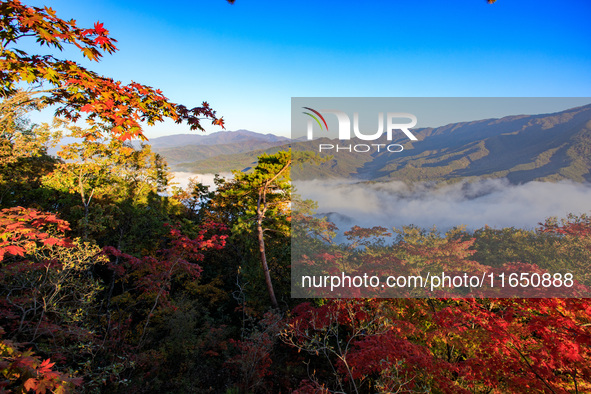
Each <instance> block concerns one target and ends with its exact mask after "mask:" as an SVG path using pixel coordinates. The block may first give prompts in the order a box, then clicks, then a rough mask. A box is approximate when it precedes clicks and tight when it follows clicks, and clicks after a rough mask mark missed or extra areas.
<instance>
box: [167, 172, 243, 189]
mask: <svg viewBox="0 0 591 394" xmlns="http://www.w3.org/2000/svg"><path fill="white" fill-rule="evenodd" d="M172 175H173V179H172V184H173V186H177V187H181V188H183V189H185V188H187V186H188V185H189V180H190V179H191V178H196V179H197V181H198V182H201V183H202V184H204V185H206V186H209V188H210V190H215V183H214V181H213V180H214V178H215V175H214V174H196V173H193V172H182V171H176V172H172ZM219 175H220V176H221V177H222V178H226V179H231V178H232V176H233V175H232V173H230V172H222V173H220V174H219Z"/></svg>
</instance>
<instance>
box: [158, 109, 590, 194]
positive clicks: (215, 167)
mask: <svg viewBox="0 0 591 394" xmlns="http://www.w3.org/2000/svg"><path fill="white" fill-rule="evenodd" d="M413 134H414V135H415V136H416V137H417V138H418V141H410V140H408V139H406V137H404V139H403V138H400V139H399V140H394V141H386V139H385V136H384V137H382V138H381V139H379V140H377V141H372V142H371V143H385V144H387V143H398V144H401V145H403V146H404V150H403V151H402V152H398V153H393V152H387V151H381V152H375V151H374V152H373V153H371V152H368V153H356V152H351V153H349V152H344V153H343V152H339V153H338V154H335V153H330V152H328V153H326V154H324V155H325V156H326V155H331V154H332V155H333V157H332V159H331V160H328V161H327V162H325V163H324V164H321V165H319V166H312V165H306V166H305V170H304V171H303V172H301V171H300V172H299V173H298V174H297V176H298V179H313V178H326V177H346V178H360V179H365V180H376V181H383V180H390V179H395V180H403V181H407V182H415V181H455V180H460V179H466V178H468V179H470V178H483V177H485V178H507V179H508V180H509V181H510V182H512V183H524V182H528V181H533V180H542V181H558V180H563V179H570V180H573V181H576V182H585V181H591V104H590V105H586V106H582V107H577V108H572V109H568V110H565V111H561V112H557V113H552V114H541V115H516V116H507V117H503V118H499V119H484V120H479V121H471V122H460V123H453V124H448V125H445V126H441V127H436V128H419V129H413ZM193 137H197V138H193ZM179 141H180V142H181V143H179ZM189 141H198V142H195V143H192V144H191V143H190V142H189ZM151 143H152V146H153V148H154V150H156V151H157V152H159V153H160V154H162V155H163V156H164V157H166V158H167V159H168V161H169V163H170V164H171V165H172V167H173V169H175V170H178V171H189V172H196V173H212V172H214V173H215V172H224V171H230V170H248V169H249V168H252V166H253V165H254V164H256V158H257V156H259V155H260V154H262V153H274V152H276V151H278V150H281V149H289V148H290V147H291V148H292V149H294V150H312V151H318V144H319V143H327V144H334V145H337V144H340V145H344V144H345V142H344V141H337V140H330V139H328V138H322V139H318V140H314V141H290V140H289V139H287V138H285V137H277V136H274V135H272V134H259V133H255V132H251V131H246V130H239V131H236V132H219V133H215V134H212V135H209V136H198V135H197V136H195V135H191V136H190V137H189V136H186V135H179V136H170V137H161V138H155V139H154V140H152V141H151ZM364 143H367V141H360V140H355V139H352V140H350V141H346V145H349V144H351V145H354V144H364ZM174 144H179V145H180V146H174Z"/></svg>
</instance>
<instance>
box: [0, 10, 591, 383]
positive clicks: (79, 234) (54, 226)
mask: <svg viewBox="0 0 591 394" xmlns="http://www.w3.org/2000/svg"><path fill="white" fill-rule="evenodd" d="M0 16H1V20H0V28H1V34H0V65H1V68H0V80H1V87H0V96H1V99H2V102H1V105H0V261H1V262H0V392H3V393H4V392H6V393H11V392H14V393H30V392H35V393H49V392H53V393H65V392H88V393H98V392H105V393H115V392H130V393H156V392H190V393H213V392H220V393H278V392H282V393H289V392H292V393H300V394H305V393H335V392H338V393H428V392H434V393H584V392H591V367H590V365H591V354H590V349H591V303H590V302H589V301H588V299H587V298H564V297H563V298H548V297H546V298H544V297H542V298H535V299H534V298H523V295H524V293H520V292H519V291H517V290H516V291H514V292H513V293H511V294H510V295H511V296H512V298H508V297H505V298H498V297H489V298H482V297H480V298H478V297H474V296H473V294H472V296H471V297H466V296H465V295H462V293H461V292H460V293H454V294H449V293H445V292H443V291H440V292H431V293H428V294H426V293H425V292H424V291H422V290H420V289H419V290H420V291H419V290H415V291H413V290H408V289H406V290H405V293H404V294H398V297H399V298H376V297H384V296H388V294H387V293H385V290H382V289H381V288H377V289H375V290H374V292H373V293H371V294H369V295H368V294H367V293H362V291H361V290H360V289H359V288H345V289H344V290H343V291H342V293H338V294H333V296H335V295H336V296H340V297H343V298H324V296H323V294H326V293H323V292H322V291H324V290H326V289H319V288H315V289H309V292H307V293H305V294H298V296H299V297H301V298H292V293H291V286H292V285H293V283H292V282H291V275H290V274H292V270H295V271H297V270H298V269H300V268H302V267H303V268H305V269H306V270H308V271H309V272H312V273H317V274H334V273H338V272H341V271H346V272H348V273H350V274H352V275H353V274H355V273H359V274H361V273H363V272H369V273H370V274H371V273H375V274H376V275H378V274H379V275H384V274H387V273H392V274H398V275H401V274H407V275H418V274H422V273H425V272H426V271H429V270H434V269H438V270H445V271H447V272H449V273H453V272H462V271H463V272H477V271H478V272H480V271H482V270H484V269H486V270H491V272H497V271H500V270H515V271H519V270H524V269H527V270H528V272H536V273H544V272H571V273H573V275H575V276H576V278H577V281H576V286H574V287H573V288H574V289H576V291H581V292H582V291H587V290H586V289H587V288H588V286H589V285H591V273H590V272H589V270H588V265H589V261H590V259H591V220H590V219H589V217H588V216H586V215H582V216H578V217H577V216H570V217H568V218H567V219H565V220H563V221H561V222H559V221H558V220H555V219H549V220H547V221H546V222H545V223H543V224H541V226H540V228H539V229H538V230H535V231H527V230H521V229H513V228H511V229H509V228H506V229H491V228H488V227H485V228H483V229H479V230H476V231H472V232H469V231H465V230H464V229H462V228H454V229H452V230H450V231H449V232H448V233H446V234H440V233H439V232H437V231H436V230H435V229H433V230H431V231H428V230H424V229H420V228H417V227H415V226H409V227H404V228H402V229H386V228H382V227H373V228H363V227H360V226H352V227H351V228H350V229H340V230H342V234H341V238H340V239H339V240H337V234H338V232H339V229H338V228H337V227H336V225H335V224H333V223H331V222H330V221H328V220H326V218H319V217H318V215H314V203H313V202H310V201H301V199H299V198H298V196H297V195H296V194H295V193H292V192H293V190H292V185H291V182H290V179H289V174H290V168H291V166H292V165H294V164H295V165H297V164H298V163H299V162H301V161H302V160H316V159H317V158H315V157H314V155H311V154H308V153H306V152H303V153H302V152H296V153H292V152H279V153H276V154H272V155H263V156H261V157H260V158H259V162H258V165H257V166H254V167H253V169H252V171H251V172H248V173H243V172H236V173H235V174H234V178H233V179H230V180H224V179H222V178H220V177H216V180H215V188H213V189H210V188H209V187H208V186H206V185H203V184H202V183H200V180H199V179H198V178H195V179H192V180H191V182H190V183H189V186H188V187H187V188H185V189H182V188H180V187H177V186H175V185H174V184H172V182H171V181H172V176H171V174H170V171H169V168H168V166H167V164H166V161H165V160H164V159H163V158H162V157H161V156H160V155H158V154H157V153H156V152H153V151H152V150H151V148H150V147H149V146H147V145H140V146H137V145H132V144H131V143H130V142H129V141H127V140H129V139H131V138H136V137H139V138H142V137H143V134H142V129H141V125H142V123H143V122H145V123H147V124H153V123H155V122H160V121H163V120H164V119H165V118H169V119H172V120H174V121H176V122H186V123H187V124H188V125H189V127H190V128H191V129H198V130H201V129H202V125H201V123H200V122H201V121H202V120H203V119H207V120H210V121H211V122H212V123H214V124H217V125H220V126H223V120H222V119H221V118H217V116H216V114H215V111H213V110H212V109H211V108H210V107H209V105H208V104H207V103H206V102H204V103H203V104H202V105H201V106H199V107H196V108H192V109H189V108H187V107H185V106H183V105H180V104H175V103H171V102H169V101H168V99H167V98H166V97H165V96H164V95H163V93H162V92H161V91H160V90H158V89H154V88H151V87H149V86H144V85H141V84H139V83H135V82H131V83H128V84H125V83H122V82H119V81H114V80H112V79H110V78H108V77H104V76H100V75H98V74H96V73H94V72H92V71H90V70H88V69H86V68H85V67H83V66H82V65H80V64H78V63H76V62H73V61H71V60H67V59H65V60H62V59H59V58H57V57H55V56H53V55H46V56H41V55H35V54H28V53H26V52H24V51H23V50H21V49H19V42H21V41H20V40H22V39H23V38H25V37H29V38H32V39H34V40H36V41H37V43H38V44H40V45H42V46H47V47H49V48H50V49H51V50H53V51H55V52H56V53H61V52H60V51H62V50H63V49H64V48H65V47H66V46H70V47H73V48H75V50H77V51H80V52H81V53H82V55H83V56H84V57H86V59H87V60H89V61H91V62H92V61H98V60H100V58H101V57H102V56H103V55H104V54H112V53H114V52H115V51H116V50H117V48H116V44H117V41H116V40H115V39H113V38H112V37H111V36H110V34H109V32H108V30H106V28H105V27H104V26H103V24H101V23H100V22H97V23H95V24H94V26H92V27H86V28H83V27H79V26H78V25H77V24H76V22H75V21H74V20H70V21H66V20H63V19H60V18H59V17H58V16H57V15H56V13H55V12H54V11H53V10H52V9H51V8H48V7H43V8H40V7H29V6H26V5H24V4H22V3H21V2H20V1H19V0H8V1H2V2H1V3H0ZM23 87H25V89H24V90H23ZM46 105H55V108H57V114H58V115H60V116H61V117H63V118H65V119H61V120H55V122H54V124H53V125H32V124H30V123H29V122H28V121H27V119H26V114H27V113H28V111H31V110H35V109H38V108H41V107H43V106H46ZM82 118H84V119H85V120H86V122H87V123H88V126H87V127H86V128H82V127H80V126H76V125H74V124H71V123H70V121H75V120H77V119H82ZM63 131H67V132H68V133H69V134H68V136H70V137H74V138H75V142H73V143H71V144H67V145H64V146H62V147H61V149H60V151H59V152H58V153H57V154H56V155H55V156H50V155H49V154H48V148H49V145H50V144H51V141H53V140H55V139H58V138H59V136H60V133H62V132H63ZM298 155H299V156H298ZM296 207H297V209H296ZM294 240H295V241H297V242H296V243H293V244H292V241H294ZM292 245H295V246H294V247H292ZM292 264H293V265H292ZM460 290H461V289H460ZM528 294H531V293H528ZM581 294H584V293H581ZM541 295H544V294H541ZM536 296H540V294H536ZM362 297H363V298H362ZM419 297H422V298H419Z"/></svg>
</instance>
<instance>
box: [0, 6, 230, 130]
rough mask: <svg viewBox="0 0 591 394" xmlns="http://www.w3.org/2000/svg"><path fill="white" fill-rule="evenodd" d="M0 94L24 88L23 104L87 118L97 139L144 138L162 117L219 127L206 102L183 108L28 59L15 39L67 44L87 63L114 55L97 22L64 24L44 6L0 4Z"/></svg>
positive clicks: (134, 87) (133, 87)
mask: <svg viewBox="0 0 591 394" xmlns="http://www.w3.org/2000/svg"><path fill="white" fill-rule="evenodd" d="M0 16H1V19H0V29H1V34H0V96H1V97H2V98H4V99H6V98H9V97H11V96H13V95H15V94H17V93H18V92H19V88H20V86H21V85H22V84H23V83H26V84H28V85H29V89H28V90H27V93H28V97H27V98H25V100H23V103H33V102H34V103H35V104H36V105H38V106H41V107H43V106H47V105H56V106H57V109H56V115H58V116H63V117H65V118H66V119H68V120H74V121H75V120H77V119H79V118H80V117H81V116H83V114H86V121H87V122H88V123H89V125H90V128H89V129H88V134H87V136H88V137H90V138H97V137H98V136H101V135H102V134H103V132H104V131H105V128H104V127H102V126H108V128H107V130H108V132H109V133H111V134H112V135H113V136H115V137H117V138H119V139H122V140H127V139H131V138H143V139H145V137H144V135H143V132H142V127H141V122H146V123H147V124H148V125H153V124H154V123H156V122H161V121H163V120H164V119H165V118H170V119H172V120H173V121H175V122H177V123H181V122H186V123H187V124H188V125H189V127H190V128H191V129H192V130H203V126H202V125H201V121H202V120H204V119H209V120H211V122H212V124H215V125H219V126H222V127H223V126H224V121H223V118H218V117H217V116H216V113H215V111H214V110H213V109H212V108H211V107H210V106H209V104H208V103H207V102H203V103H202V105H201V106H200V107H195V108H190V109H189V108H187V107H186V106H184V105H180V104H175V103H172V102H170V101H169V100H168V99H167V98H166V97H165V96H164V95H163V93H162V92H161V91H160V90H158V89H154V88H152V87H149V86H146V85H142V84H139V83H137V82H131V83H129V84H127V85H126V84H123V83H122V82H120V81H114V80H113V79H111V78H108V77H103V76H100V75H98V74H96V73H95V72H92V71H90V70H88V69H86V68H84V67H83V66H81V65H80V64H78V63H76V62H74V61H71V60H62V59H58V58H56V57H54V56H52V55H45V56H39V55H29V54H28V53H26V52H25V51H23V50H21V49H19V48H18V43H19V40H22V39H23V38H25V37H33V38H35V40H36V41H37V42H38V43H39V44H40V45H42V46H43V45H45V46H48V47H51V48H54V49H56V50H59V51H61V50H63V49H64V46H65V45H71V46H74V47H75V48H77V49H78V50H80V51H81V53H82V55H83V56H84V57H86V58H87V59H89V60H90V61H99V60H100V58H101V57H102V56H103V55H104V54H112V53H114V52H115V51H117V47H116V46H115V43H116V42H117V41H116V40H115V39H114V38H112V37H110V36H109V31H108V30H106V29H105V28H104V26H103V24H102V23H99V22H97V23H95V25H94V26H93V27H92V28H82V27H79V26H77V24H76V21H75V20H73V19H72V20H69V21H66V20H63V19H60V18H58V17H57V16H56V13H55V11H54V10H52V9H51V8H49V7H44V8H39V7H29V6H26V5H24V4H22V3H21V2H20V1H19V0H10V1H3V2H2V3H0Z"/></svg>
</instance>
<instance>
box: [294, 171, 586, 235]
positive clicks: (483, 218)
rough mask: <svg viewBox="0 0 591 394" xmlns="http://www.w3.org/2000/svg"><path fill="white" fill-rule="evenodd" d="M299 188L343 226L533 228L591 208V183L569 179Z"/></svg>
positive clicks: (305, 184)
mask: <svg viewBox="0 0 591 394" xmlns="http://www.w3.org/2000/svg"><path fill="white" fill-rule="evenodd" d="M294 185H295V187H296V189H297V193H298V194H300V195H302V197H303V198H307V199H312V200H314V201H317V202H318V204H319V207H318V210H317V211H318V213H324V214H329V218H330V219H331V220H332V221H334V222H335V223H336V224H337V225H338V226H339V228H341V229H342V230H345V229H347V228H348V227H350V226H352V225H360V226H377V225H379V226H384V227H387V228H392V227H397V228H400V227H401V226H403V225H409V224H415V225H417V226H420V227H422V228H431V227H433V226H434V225H435V226H436V227H437V228H438V229H440V230H442V231H446V230H448V229H450V228H452V227H454V226H457V225H460V224H464V225H466V226H467V228H468V229H469V230H474V229H477V228H481V227H484V226H485V225H488V226H491V227H495V228H502V227H518V228H525V229H533V228H536V227H537V224H538V223H539V222H543V221H544V220H545V219H546V218H548V217H551V216H557V217H559V218H563V217H566V216H567V215H568V214H569V213H574V214H581V213H587V212H589V211H591V184H577V183H573V182H569V181H563V182H557V183H550V182H529V183H526V184H522V185H511V184H509V182H508V181H506V180H501V179H488V180H481V181H477V182H472V183H467V182H462V183H457V184H453V185H447V186H442V187H441V186H440V187H435V186H434V185H433V184H428V183H420V184H416V185H413V186H412V187H409V186H407V185H406V184H404V183H403V182H399V181H392V182H385V183H373V184H365V183H354V181H351V180H314V181H297V182H294Z"/></svg>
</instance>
